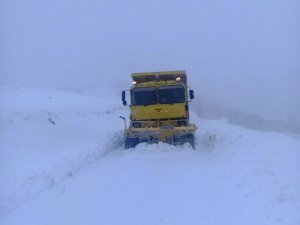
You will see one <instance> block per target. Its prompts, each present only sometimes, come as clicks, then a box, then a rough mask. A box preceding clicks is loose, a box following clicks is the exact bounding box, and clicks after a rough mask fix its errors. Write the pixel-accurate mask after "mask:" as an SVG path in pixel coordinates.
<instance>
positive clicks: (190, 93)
mask: <svg viewBox="0 0 300 225" xmlns="http://www.w3.org/2000/svg"><path fill="white" fill-rule="evenodd" d="M189 95H190V99H194V97H195V96H194V90H190V91H189Z"/></svg>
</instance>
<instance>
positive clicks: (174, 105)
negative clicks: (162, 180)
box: [122, 71, 197, 149]
mask: <svg viewBox="0 0 300 225" xmlns="http://www.w3.org/2000/svg"><path fill="white" fill-rule="evenodd" d="M131 76H132V87H131V88H130V90H128V91H129V93H130V102H131V104H130V105H129V107H130V125H129V127H128V128H127V127H126V128H125V149H128V148H134V147H135V146H136V145H137V144H139V143H141V142H147V143H157V142H159V141H161V142H166V143H169V144H172V145H178V144H184V143H186V142H188V143H190V144H191V146H192V147H193V148H195V131H196V129H197V127H196V126H195V124H190V118H189V102H190V100H189V99H193V98H194V91H193V90H188V86H187V76H186V72H185V71H163V72H146V73H132V74H131ZM122 101H123V105H127V101H126V91H122Z"/></svg>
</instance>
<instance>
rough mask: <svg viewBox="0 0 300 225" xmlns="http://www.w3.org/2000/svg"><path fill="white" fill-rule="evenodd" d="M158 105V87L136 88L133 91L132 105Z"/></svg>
mask: <svg viewBox="0 0 300 225" xmlns="http://www.w3.org/2000/svg"><path fill="white" fill-rule="evenodd" d="M157 103H158V101H157V88H156V87H144V88H134V89H133V90H132V105H155V104H157Z"/></svg>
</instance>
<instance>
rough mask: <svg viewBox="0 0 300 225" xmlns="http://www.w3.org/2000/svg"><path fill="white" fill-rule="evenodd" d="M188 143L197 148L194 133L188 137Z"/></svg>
mask: <svg viewBox="0 0 300 225" xmlns="http://www.w3.org/2000/svg"><path fill="white" fill-rule="evenodd" d="M187 141H188V143H190V145H191V146H192V148H193V149H194V150H195V136H194V135H193V134H192V135H191V136H190V137H189V138H188V140H187Z"/></svg>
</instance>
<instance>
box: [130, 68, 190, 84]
mask: <svg viewBox="0 0 300 225" xmlns="http://www.w3.org/2000/svg"><path fill="white" fill-rule="evenodd" d="M131 76H132V79H133V81H136V82H137V83H143V82H151V81H172V80H175V81H178V79H179V81H181V82H182V83H186V71H185V70H178V71H161V72H144V73H132V74H131Z"/></svg>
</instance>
